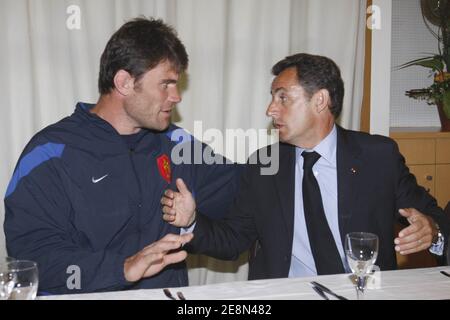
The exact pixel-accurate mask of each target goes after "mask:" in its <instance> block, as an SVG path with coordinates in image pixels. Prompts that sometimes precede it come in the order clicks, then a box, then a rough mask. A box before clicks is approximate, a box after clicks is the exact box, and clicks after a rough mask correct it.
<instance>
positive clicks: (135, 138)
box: [4, 18, 238, 293]
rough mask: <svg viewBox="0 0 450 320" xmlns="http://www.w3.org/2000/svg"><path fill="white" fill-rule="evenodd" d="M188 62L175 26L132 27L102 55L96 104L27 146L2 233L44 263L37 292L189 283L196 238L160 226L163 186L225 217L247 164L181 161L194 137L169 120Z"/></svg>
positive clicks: (21, 255) (137, 23) (22, 255)
mask: <svg viewBox="0 0 450 320" xmlns="http://www.w3.org/2000/svg"><path fill="white" fill-rule="evenodd" d="M124 48H125V49H124ZM155 48H156V49H155ZM133 50H134V51H133ZM158 50H159V51H158ZM130 52H131V53H130ZM155 52H156V53H155ZM186 67H187V54H186V52H185V49H184V46H183V45H182V44H181V42H180V41H179V40H178V38H177V37H176V35H175V32H174V31H173V30H172V29H171V28H170V27H168V26H167V25H165V24H164V23H163V22H162V21H160V20H153V19H152V20H147V19H143V18H141V19H135V20H133V21H131V22H128V23H127V24H125V25H124V26H122V28H121V29H120V30H118V31H117V32H116V33H115V35H113V37H112V38H111V40H110V41H109V43H108V45H107V47H106V48H105V52H104V53H103V55H102V60H101V67H100V79H99V89H100V93H101V96H100V99H99V101H98V102H97V104H96V105H88V104H84V103H79V104H78V105H77V107H76V110H75V112H74V113H73V114H72V115H71V116H69V117H67V118H65V119H63V120H61V121H59V122H58V123H56V124H53V125H51V126H49V127H47V128H45V129H44V130H42V131H41V132H39V133H38V134H36V135H35V136H34V137H33V138H32V139H31V141H30V142H29V143H28V145H27V146H26V148H25V150H24V151H23V153H22V155H21V157H20V159H19V161H18V164H17V166H16V169H15V171H14V174H13V177H12V179H11V182H10V184H9V186H8V189H7V192H6V196H5V211H6V212H5V223H4V229H5V235H6V244H7V250H8V254H9V255H10V256H12V257H15V258H18V259H29V260H34V261H36V262H37V263H38V266H39V290H40V291H44V292H50V293H80V292H94V291H108V290H124V289H136V288H160V287H173V286H185V285H188V280H187V270H186V266H185V264H184V262H183V260H184V259H185V257H186V252H185V251H183V250H181V249H180V248H181V246H182V244H184V243H186V242H189V241H190V240H191V238H192V234H189V233H187V234H182V235H180V229H179V228H176V227H174V226H171V225H170V224H168V223H166V222H165V221H163V219H162V211H161V204H160V199H161V197H162V195H163V192H164V190H166V189H167V188H171V189H173V188H176V185H175V179H177V178H182V179H183V181H185V182H186V184H187V185H188V187H189V189H190V190H193V192H194V195H195V197H196V200H197V202H198V204H199V207H200V208H201V210H202V212H205V213H207V214H208V213H210V214H211V215H213V214H214V215H216V216H217V217H219V216H221V215H223V214H225V212H226V210H227V208H228V206H229V205H230V204H231V202H232V200H233V196H234V193H235V190H236V181H237V176H238V169H237V167H236V165H233V164H212V165H207V164H204V163H203V164H189V163H182V164H175V163H174V161H173V159H172V157H171V152H172V149H173V148H174V147H175V146H176V145H178V144H180V143H184V144H188V145H190V146H192V145H193V144H194V140H193V139H192V138H191V136H189V135H188V134H186V133H183V132H181V134H180V130H182V129H179V128H177V127H175V126H173V125H170V112H171V110H172V108H173V106H174V104H175V103H177V102H179V101H180V100H181V98H180V96H179V94H178V90H177V87H176V85H177V80H178V76H179V74H180V72H182V71H183V70H184V69H186ZM180 136H181V138H180ZM204 147H205V145H203V148H204Z"/></svg>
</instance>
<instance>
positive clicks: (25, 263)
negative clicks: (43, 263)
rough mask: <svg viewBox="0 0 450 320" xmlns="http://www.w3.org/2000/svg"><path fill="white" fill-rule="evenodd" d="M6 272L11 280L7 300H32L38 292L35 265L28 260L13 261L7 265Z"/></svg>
mask: <svg viewBox="0 0 450 320" xmlns="http://www.w3.org/2000/svg"><path fill="white" fill-rule="evenodd" d="M7 266H8V268H7V272H8V275H9V278H10V279H13V284H14V285H13V288H12V291H11V292H10V294H9V300H34V299H35V298H36V294H37V290H38V284H39V281H38V276H39V275H38V268H37V263H36V262H34V261H29V260H14V261H12V262H9V263H8V265H7Z"/></svg>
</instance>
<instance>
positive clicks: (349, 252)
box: [345, 232, 378, 300]
mask: <svg viewBox="0 0 450 320" xmlns="http://www.w3.org/2000/svg"><path fill="white" fill-rule="evenodd" d="M377 255H378V236H377V235H376V234H373V233H368V232H351V233H349V234H347V235H346V236H345V256H346V257H347V262H348V264H349V266H350V269H351V270H352V272H353V274H354V275H355V276H356V296H357V299H358V300H360V299H364V288H365V286H366V275H367V274H368V273H369V272H370V271H371V270H372V266H373V265H374V263H375V261H376V260H377Z"/></svg>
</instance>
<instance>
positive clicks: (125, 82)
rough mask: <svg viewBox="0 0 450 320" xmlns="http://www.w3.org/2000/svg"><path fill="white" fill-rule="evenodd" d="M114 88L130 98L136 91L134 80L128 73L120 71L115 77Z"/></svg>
mask: <svg viewBox="0 0 450 320" xmlns="http://www.w3.org/2000/svg"><path fill="white" fill-rule="evenodd" d="M114 87H115V89H116V90H117V91H118V92H119V93H120V94H121V95H123V96H128V95H129V94H130V93H131V91H132V90H133V89H134V78H133V77H132V76H131V74H129V73H128V72H127V71H125V70H123V69H120V70H119V71H117V72H116V75H115V76H114Z"/></svg>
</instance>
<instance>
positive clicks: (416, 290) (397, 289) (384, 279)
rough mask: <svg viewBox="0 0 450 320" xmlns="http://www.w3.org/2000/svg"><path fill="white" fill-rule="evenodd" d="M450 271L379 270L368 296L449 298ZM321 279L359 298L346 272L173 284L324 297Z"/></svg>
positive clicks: (264, 295) (243, 295) (134, 293)
mask: <svg viewBox="0 0 450 320" xmlns="http://www.w3.org/2000/svg"><path fill="white" fill-rule="evenodd" d="M440 270H445V271H447V272H450V267H437V268H427V269H410V270H398V271H383V272H379V274H378V277H374V278H373V281H372V282H371V283H369V288H368V289H366V293H365V299H386V300H391V299H433V300H434V299H450V278H449V277H446V276H444V275H442V274H441V273H440V272H439V271H440ZM313 280H315V281H318V282H320V283H321V284H324V285H325V286H327V287H328V288H330V289H332V290H333V291H335V292H336V293H338V294H340V295H343V296H345V297H347V298H348V299H356V293H355V289H354V286H353V283H352V281H351V278H350V276H349V275H348V274H347V275H345V274H340V275H331V276H318V277H311V278H295V279H287V278H286V279H271V280H256V281H241V282H228V283H219V284H212V285H204V286H191V287H181V288H170V291H171V292H172V294H173V295H174V296H176V292H177V291H181V292H182V293H183V294H184V296H185V297H186V299H187V300H212V299H224V300H228V299H233V300H246V299H251V300H277V299H286V300H290V299H302V300H318V299H322V298H321V297H320V296H319V295H318V294H317V293H316V292H315V291H314V290H313V289H312V286H311V284H310V281H313ZM38 299H40V300H49V299H58V300H61V299H68V300H75V299H82V300H104V299H108V300H110V299H112V300H115V299H121V300H122V299H143V300H150V299H163V300H167V299H168V298H167V297H166V296H165V295H164V293H163V290H162V289H146V290H129V291H115V292H104V293H88V294H73V295H55V296H44V297H38Z"/></svg>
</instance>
